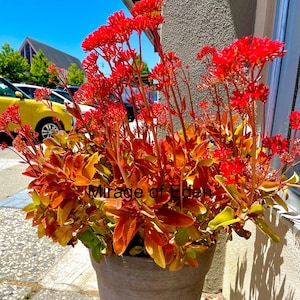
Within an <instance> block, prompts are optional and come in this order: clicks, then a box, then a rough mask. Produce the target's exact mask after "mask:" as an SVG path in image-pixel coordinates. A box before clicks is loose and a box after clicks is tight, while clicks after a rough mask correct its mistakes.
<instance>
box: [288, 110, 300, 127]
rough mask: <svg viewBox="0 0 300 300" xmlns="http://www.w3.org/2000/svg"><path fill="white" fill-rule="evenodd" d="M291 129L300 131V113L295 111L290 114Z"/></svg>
mask: <svg viewBox="0 0 300 300" xmlns="http://www.w3.org/2000/svg"><path fill="white" fill-rule="evenodd" d="M290 127H291V129H293V130H299V129H300V111H293V112H292V113H291V114H290Z"/></svg>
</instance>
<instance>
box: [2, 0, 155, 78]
mask: <svg viewBox="0 0 300 300" xmlns="http://www.w3.org/2000/svg"><path fill="white" fill-rule="evenodd" d="M0 3H1V12H2V13H1V17H0V47H1V48H2V46H3V45H4V44H6V43H8V44H9V45H10V46H11V47H12V48H13V49H15V50H19V48H20V46H21V45H22V43H23V41H24V40H25V38H26V37H31V38H33V39H35V40H37V41H39V42H42V43H44V44H47V45H49V46H51V47H54V48H56V49H58V50H61V51H63V52H66V53H68V54H70V55H73V56H75V57H77V58H78V59H79V60H80V61H82V60H83V59H84V58H85V56H86V54H85V53H84V52H83V50H82V48H81V43H82V41H83V39H84V38H85V37H86V36H87V35H88V34H89V33H91V32H92V31H94V30H95V29H97V28H98V27H99V26H101V25H103V24H106V22H107V18H108V16H109V15H110V14H112V13H113V12H115V11H119V10H123V11H124V12H125V14H126V15H130V13H129V11H128V9H127V8H126V6H125V5H124V4H123V2H122V0H86V1H79V0H74V1H69V0H60V1H58V0H52V1H40V0H39V1H37V0H30V1H24V0H16V1H4V0H3V1H2V0H0ZM143 49H144V50H143V60H144V61H145V62H146V63H147V64H148V66H149V68H150V69H151V68H152V67H153V66H154V65H155V63H156V62H157V56H156V55H155V54H154V51H153V46H152V45H151V43H150V42H149V40H148V39H147V38H146V37H144V39H143ZM0 50H1V49H0ZM103 71H104V73H107V70H105V67H104V70H103Z"/></svg>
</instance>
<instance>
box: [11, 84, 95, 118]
mask: <svg viewBox="0 0 300 300" xmlns="http://www.w3.org/2000/svg"><path fill="white" fill-rule="evenodd" d="M14 85H15V86H16V87H18V88H19V89H20V90H22V91H23V92H24V93H26V94H27V95H28V96H29V97H31V98H32V99H34V92H35V90H36V89H42V88H43V87H41V86H38V85H32V84H26V83H14ZM62 91H63V90H62ZM50 100H51V101H53V102H57V103H60V104H68V105H69V106H70V107H72V106H73V102H72V100H71V97H70V96H69V95H68V93H67V92H65V94H63V93H59V92H58V91H56V90H51V94H50ZM79 107H80V109H81V112H82V113H83V114H84V113H86V112H87V111H90V110H94V109H95V108H94V107H92V106H89V105H84V104H79Z"/></svg>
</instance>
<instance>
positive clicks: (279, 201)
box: [272, 194, 289, 211]
mask: <svg viewBox="0 0 300 300" xmlns="http://www.w3.org/2000/svg"><path fill="white" fill-rule="evenodd" d="M272 198H273V199H274V200H275V201H276V202H277V203H278V204H279V205H281V206H282V207H283V208H284V209H285V210H286V211H288V210H289V208H288V206H287V205H286V203H285V201H284V200H283V199H282V198H281V197H280V196H279V195H278V194H275V195H273V197H272Z"/></svg>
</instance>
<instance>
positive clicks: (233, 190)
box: [215, 175, 240, 203]
mask: <svg viewBox="0 0 300 300" xmlns="http://www.w3.org/2000/svg"><path fill="white" fill-rule="evenodd" d="M215 179H216V181H217V182H218V183H219V184H220V185H221V186H222V188H223V189H224V190H225V192H226V193H227V195H228V196H229V197H230V198H231V200H233V201H234V202H235V203H236V198H235V197H238V198H240V194H239V193H238V191H237V189H236V188H235V187H234V186H231V187H229V186H226V184H225V182H224V178H223V176H221V175H216V176H215Z"/></svg>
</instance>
